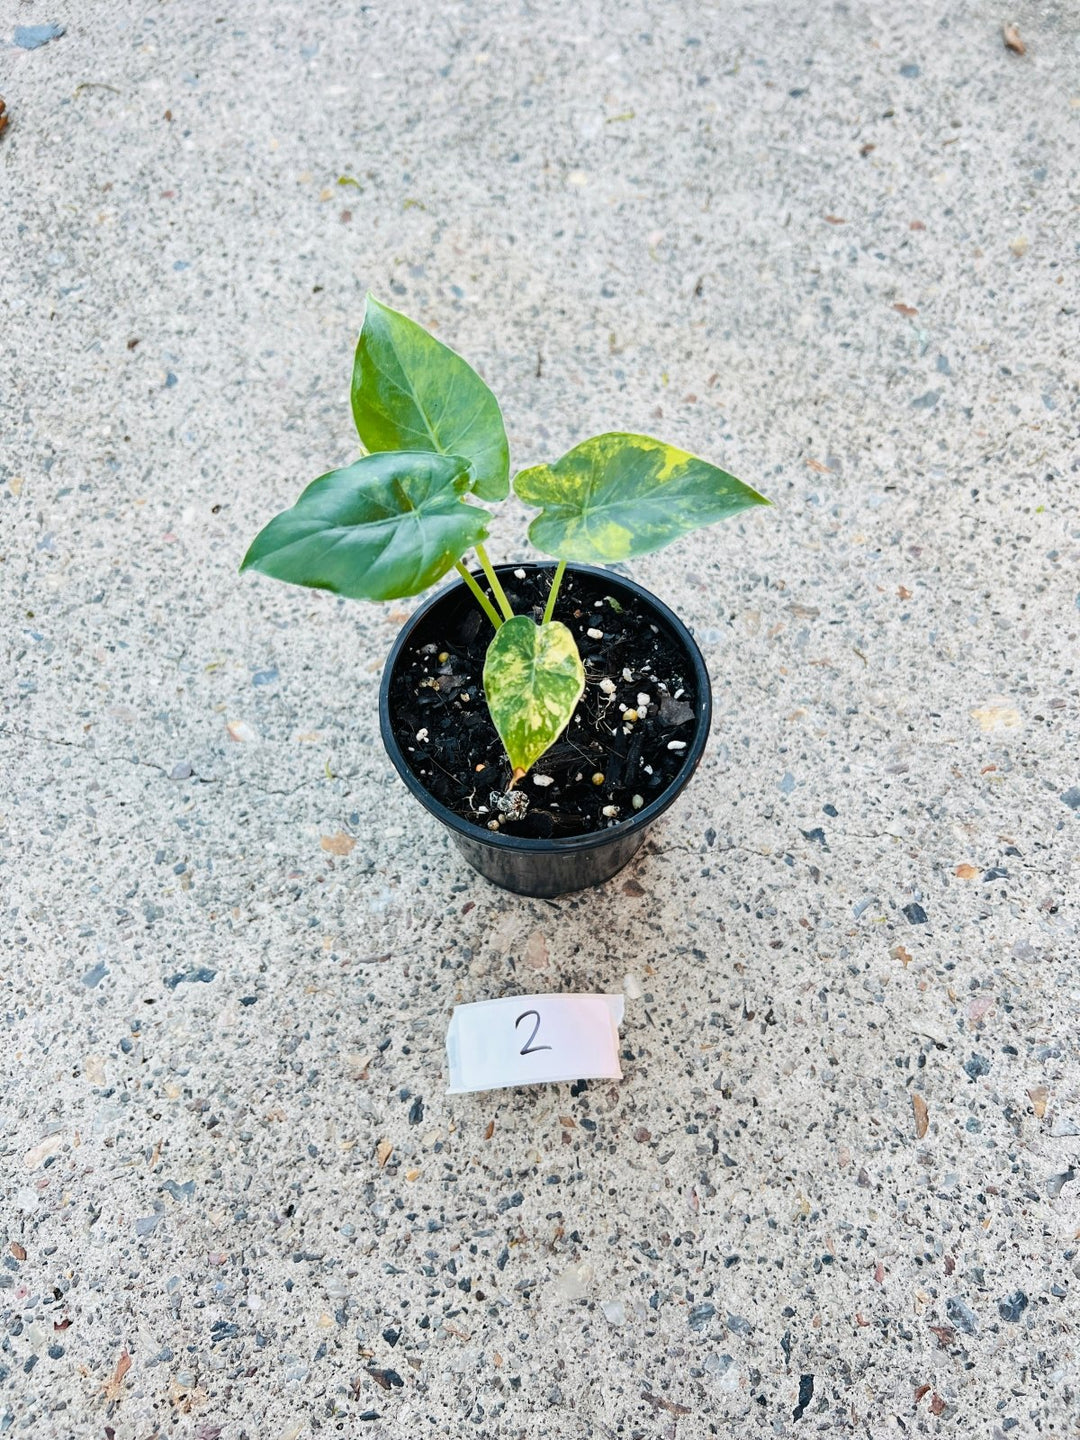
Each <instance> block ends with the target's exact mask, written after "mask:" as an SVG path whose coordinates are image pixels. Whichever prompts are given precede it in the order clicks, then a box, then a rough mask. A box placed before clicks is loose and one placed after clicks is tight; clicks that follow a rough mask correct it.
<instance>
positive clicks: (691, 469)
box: [514, 434, 769, 565]
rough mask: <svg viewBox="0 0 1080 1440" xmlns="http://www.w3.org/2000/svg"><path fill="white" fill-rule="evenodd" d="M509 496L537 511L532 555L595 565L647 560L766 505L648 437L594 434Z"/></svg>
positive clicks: (531, 473)
mask: <svg viewBox="0 0 1080 1440" xmlns="http://www.w3.org/2000/svg"><path fill="white" fill-rule="evenodd" d="M514 490H515V492H516V493H517V495H518V496H519V498H520V499H522V500H524V501H525V503H526V505H539V506H540V507H541V513H540V514H539V515H538V516H537V517H536V519H535V520H534V521H533V522H532V524H531V525H530V526H529V539H530V540H531V541H532V543H533V544H534V545H535V546H536V548H537V549H538V550H543V551H544V553H545V554H547V555H555V556H556V557H557V558H558V559H560V560H579V561H584V562H586V563H591V564H594V565H610V564H611V563H612V562H613V561H616V560H628V559H630V558H631V556H634V555H646V554H648V552H649V551H650V550H659V549H660V548H661V547H662V546H664V545H670V544H671V542H672V541H673V540H678V538H679V537H680V535H686V534H688V533H689V532H690V531H691V530H697V529H698V528H699V527H700V526H702V525H711V524H712V523H713V522H714V521H716V520H724V519H726V518H727V517H728V516H730V515H737V514H738V513H739V511H740V510H746V509H748V508H749V507H750V506H751V505H768V503H769V502H768V500H766V499H765V497H764V496H763V495H759V494H758V492H757V491H756V490H752V489H751V488H750V486H749V485H744V484H743V482H742V481H741V480H737V479H736V478H735V476H734V475H729V474H728V473H727V471H726V470H720V469H718V468H717V466H715V465H710V464H709V463H708V461H707V460H699V459H698V457H697V456H696V455H690V454H688V453H687V451H685V450H679V449H677V448H676V447H675V446H674V445H665V444H664V442H663V441H662V440H654V439H652V437H651V436H649V435H624V434H609V435H594V436H593V438H592V439H591V440H585V441H583V442H582V444H580V445H576V446H575V447H574V449H573V450H568V451H567V453H566V454H565V455H564V456H563V457H562V459H561V460H556V461H555V463H554V465H536V466H534V467H533V468H532V469H531V470H522V471H521V473H520V474H519V475H518V476H517V478H516V479H515V480H514Z"/></svg>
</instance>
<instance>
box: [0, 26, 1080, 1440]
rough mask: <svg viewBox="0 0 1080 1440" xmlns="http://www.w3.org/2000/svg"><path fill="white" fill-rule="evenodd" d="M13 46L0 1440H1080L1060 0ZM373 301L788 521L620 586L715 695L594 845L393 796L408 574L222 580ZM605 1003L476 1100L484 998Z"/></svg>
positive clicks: (144, 29) (551, 428)
mask: <svg viewBox="0 0 1080 1440" xmlns="http://www.w3.org/2000/svg"><path fill="white" fill-rule="evenodd" d="M1005 19H1011V20H1013V21H1015V22H1016V24H1017V25H1018V27H1019V30H1020V34H1021V35H1022V36H1023V38H1024V40H1025V41H1026V43H1027V53H1026V54H1024V55H1019V54H1016V53H1013V52H1010V51H1009V50H1008V49H1006V47H1005V45H1004V44H1003V42H1002V36H1001V24H1002V21H1003V20H1005ZM51 22H55V23H56V24H59V25H63V26H64V27H65V33H64V34H63V35H62V36H60V37H59V38H55V39H52V40H50V41H49V42H48V43H44V44H41V45H39V46H38V48H34V49H26V48H24V45H22V44H20V45H14V44H11V43H9V42H10V41H11V40H12V35H13V29H14V26H15V25H16V24H18V25H20V26H24V27H27V26H35V25H41V24H47V23H51ZM0 28H2V33H0V42H2V46H0V94H2V95H3V97H4V99H5V100H6V102H7V106H8V111H9V113H10V116H11V124H10V128H9V129H8V131H7V133H6V134H4V135H3V136H2V137H0V187H2V193H3V197H4V198H3V203H2V205H0V254H2V256H3V264H2V270H0V297H2V300H3V315H4V320H3V325H2V330H0V385H2V393H0V403H2V428H3V436H2V441H0V613H2V615H3V617H4V625H3V650H2V655H3V660H2V673H3V685H2V695H3V699H2V701H0V708H2V713H3V721H2V725H0V769H2V773H3V776H4V783H3V790H2V793H0V956H2V979H3V1017H4V1026H5V1032H4V1033H5V1041H4V1046H3V1050H2V1054H0V1065H2V1074H3V1101H2V1119H3V1124H2V1135H3V1146H4V1155H5V1169H4V1177H5V1178H4V1186H3V1201H2V1206H3V1209H2V1235H0V1238H2V1243H3V1260H2V1266H0V1285H2V1287H3V1289H2V1292H0V1304H2V1310H3V1322H4V1335H5V1338H4V1340H3V1350H2V1354H0V1369H2V1374H3V1398H2V1400H0V1432H4V1433H10V1434H13V1435H33V1436H34V1437H42V1440H52V1437H68V1436H77V1437H83V1436H86V1437H91V1436H93V1437H100V1436H105V1437H115V1440H150V1437H152V1436H157V1435H160V1436H166V1435H168V1436H184V1437H188V1436H190V1437H198V1440H213V1437H221V1440H240V1437H249V1440H256V1437H258V1440H264V1437H269V1440H301V1437H306V1436H308V1435H316V1434H322V1435H324V1436H329V1435H334V1434H343V1435H348V1436H357V1435H359V1436H363V1435H370V1436H373V1437H376V1440H377V1437H398V1436H401V1437H406V1436H408V1437H412V1436H417V1435H427V1434H443V1435H450V1436H454V1437H458V1436H470V1435H478V1436H507V1437H509V1436H515V1437H516V1436H527V1437H533V1436H544V1437H559V1440H564V1437H567V1440H576V1437H579V1436H582V1437H584V1436H603V1437H626V1440H631V1437H652V1436H663V1437H676V1440H696V1437H699V1436H707V1435H712V1434H725V1435H728V1434H737V1435H751V1434H753V1435H756V1434H772V1435H784V1436H787V1435H791V1436H797V1435H801V1434H806V1433H813V1434H821V1433H830V1434H833V1433H835V1434H837V1435H845V1434H850V1435H860V1436H862V1435H866V1436H873V1437H878V1436H882V1435H889V1434H893V1433H897V1434H912V1433H914V1434H931V1435H932V1434H938V1433H941V1434H945V1433H951V1434H957V1435H973V1436H988V1437H995V1440H996V1437H1001V1436H1013V1437H1027V1436H1033V1435H1035V1434H1054V1435H1065V1434H1075V1433H1076V1432H1077V1430H1078V1428H1080V1355H1078V1348H1077V1341H1076V1331H1077V1321H1078V1317H1080V1311H1078V1307H1077V1293H1078V1288H1080V1280H1078V1273H1080V1270H1078V1251H1080V1239H1078V1230H1080V1178H1078V1176H1080V1087H1078V1073H1080V1072H1078V1064H1077V1043H1076V1012H1077V1001H1078V998H1080V940H1078V935H1077V926H1076V907H1077V899H1078V866H1080V759H1078V754H1080V724H1078V715H1080V698H1078V697H1080V685H1078V676H1077V661H1078V655H1080V649H1078V636H1080V597H1078V592H1080V563H1078V562H1080V521H1078V510H1077V503H1076V495H1077V489H1076V486H1077V462H1076V453H1077V452H1076V433H1077V427H1076V414H1077V405H1076V401H1077V353H1078V340H1077V337H1078V320H1077V315H1078V304H1080V302H1078V296H1077V284H1076V281H1077V268H1076V266H1077V235H1078V229H1077V218H1078V212H1077V208H1076V207H1077V201H1076V196H1077V183H1078V166H1077V144H1078V133H1080V132H1078V128H1077V127H1078V126H1080V54H1078V29H1080V22H1078V20H1077V16H1076V12H1075V9H1074V7H1072V6H1070V5H1069V4H1067V3H1064V0H1062V3H1057V4H1055V3H1044V4H1038V5H1036V4H1030V3H1023V0H1021V3H1018V4H1017V5H1016V6H1015V7H1014V8H1013V10H1012V13H1011V14H1010V15H1008V16H1006V15H1004V14H1003V13H1001V12H1000V11H999V9H998V8H996V7H995V6H992V5H990V4H987V3H981V0H943V3H941V4H935V5H931V4H930V3H928V0H915V3H913V4H909V5H905V6H902V7H901V6H886V5H870V4H858V3H854V0H852V3H850V4H837V5H821V4H819V3H817V0H784V3H783V4H780V3H772V0H768V3H758V4H752V3H750V0H731V3H728V4H724V5H702V4H699V3H690V0H682V3H672V4H667V5H663V6H661V5H649V4H642V3H639V0H629V3H625V4H622V3H620V4H618V5H616V4H614V3H605V4H597V3H589V4H586V5H571V4H566V5H551V6H545V5H532V4H526V3H510V0H506V3H503V0H500V3H489V4H484V5H479V4H478V5H467V4H453V5H446V6H430V7H425V6H421V5H406V4H403V3H393V0H387V3H379V4H375V5H371V6H347V5H343V4H335V3H330V0H305V3H302V4H301V3H299V0H276V3H275V4H274V5H272V6H271V5H269V4H259V3H247V4H244V3H241V4H240V5H238V6H235V5H234V6H232V7H228V8H227V9H226V8H224V7H223V9H222V11H221V13H220V14H219V13H217V12H215V10H214V9H213V8H212V7H209V6H207V5H205V4H202V3H199V0H172V3H168V4H165V3H157V0H146V3H143V4H136V3H132V0H109V3H105V0H83V3H80V4H75V3H73V0H57V3H55V4H53V5H51V6H45V5H44V3H43V0H33V3H19V4H15V3H10V4H9V5H8V6H7V7H6V9H5V10H4V13H3V17H2V21H0ZM23 40H24V42H25V40H26V36H25V35H24V36H23ZM368 287H371V288H372V289H374V290H375V291H376V292H377V293H379V294H381V295H383V296H385V297H386V298H388V299H389V300H391V301H392V302H395V303H398V304H399V305H400V306H401V307H402V308H404V309H406V310H408V311H410V312H411V313H413V314H415V315H416V316H417V317H418V318H420V319H421V320H423V321H424V322H425V323H428V324H430V325H432V326H433V327H436V328H437V329H438V332H439V333H440V334H441V335H443V336H444V337H445V338H447V339H448V340H450V341H451V342H452V343H454V344H455V345H456V346H457V347H458V348H460V349H461V350H462V351H463V352H464V353H465V354H466V355H467V356H469V357H470V358H471V359H472V360H473V361H474V362H475V363H477V364H478V365H479V366H480V367H481V368H482V369H483V371H484V373H485V375H486V376H487V378H488V379H489V380H490V382H491V383H492V384H493V386H494V387H495V389H496V391H497V393H498V394H499V396H500V398H501V400H502V402H503V407H504V410H505V413H506V416H507V421H508V426H509V430H510V434H511V442H512V445H513V448H514V453H515V458H516V461H517V462H518V463H519V464H524V463H531V462H532V461H534V460H536V459H538V458H542V457H550V456H551V455H553V454H557V453H561V451H562V450H563V449H564V448H565V447H567V446H568V445H569V444H570V443H572V442H573V441H575V440H577V439H579V438H581V437H582V436H584V435H586V434H588V433H592V432H594V431H597V430H600V429H603V428H608V427H626V428H638V429H644V430H648V431H653V432H658V433H660V434H662V435H663V436H664V437H665V438H668V439H671V440H674V441H677V442H679V443H681V444H683V445H685V446H687V447H688V448H691V449H697V450H700V451H701V452H703V453H705V454H706V455H709V456H711V457H713V458H716V459H718V460H720V461H722V462H724V463H727V464H728V465H729V466H730V467H731V468H733V469H735V470H736V472H737V473H741V474H742V475H744V476H745V478H746V479H748V480H749V481H751V482H752V483H754V484H757V485H760V486H761V488H763V489H764V490H765V491H766V492H767V493H769V494H770V495H772V496H773V497H774V498H775V499H776V501H777V502H778V508H777V509H776V510H774V511H772V512H769V513H763V514H760V515H754V516H753V517H750V518H747V519H746V520H745V521H744V522H737V523H733V524H731V525H729V526H728V527H727V528H726V529H722V530H717V531H714V532H709V533H704V534H700V535H698V536H696V537H694V538H692V539H690V540H689V541H687V542H685V543H683V544H682V545H680V546H679V548H678V549H677V550H675V551H669V552H667V553H666V554H661V555H658V556H654V557H651V558H650V559H648V560H647V561H645V562H642V563H640V564H639V565H638V566H637V567H636V569H635V572H634V573H635V574H636V576H637V578H639V579H641V580H642V581H643V582H644V583H645V584H647V585H649V586H651V588H653V589H654V590H656V591H657V592H658V593H659V594H660V595H661V596H663V597H664V598H665V599H666V600H668V601H669V602H670V603H673V604H675V605H676V607H677V608H678V609H679V610H680V611H681V612H682V613H683V614H684V616H685V617H686V618H687V620H688V621H689V622H690V623H692V624H693V625H694V626H695V627H696V628H697V631H698V634H699V637H700V638H701V640H702V643H703V647H704V649H705V651H706V654H707V657H708V660H709V662H710V666H711V669H712V673H713V675H714V679H715V690H716V706H717V713H716V723H715V730H714V735H713V739H712V744H711V748H710V750H709V752H708V754H707V758H706V761H705V763H704V765H703V768H702V770H701V772H700V774H699V776H698V778H697V780H696V781H695V783H694V785H693V787H692V789H691V791H690V792H689V793H688V795H687V797H686V798H685V799H684V800H683V801H682V802H681V803H680V804H679V806H678V807H677V808H676V809H675V810H673V811H672V812H671V813H670V814H669V816H668V817H667V818H666V819H665V821H664V822H663V824H662V826H661V827H660V828H659V829H658V830H657V831H656V832H655V844H654V845H652V846H651V848H650V850H649V852H648V853H643V854H642V856H641V857H640V859H639V860H638V861H637V862H635V864H634V866H633V867H632V869H631V870H630V871H628V872H626V873H625V874H624V876H623V877H621V878H620V879H619V880H618V881H616V882H615V883H613V884H611V885H610V886H609V887H608V888H606V889H604V890H602V891H600V892H598V893H588V894H583V895H580V896H575V897H571V898H569V899H565V900H561V901H559V902H557V903H543V902H529V901H523V900H519V899H515V898H513V897H509V896H506V895H504V894H501V893H499V892H497V891H494V890H492V889H490V888H489V887H488V886H487V885H486V884H485V883H484V882H483V881H481V880H479V879H478V878H476V877H475V876H473V875H472V874H471V872H469V871H468V870H467V869H466V868H464V866H463V864H462V862H461V861H460V860H459V858H458V856H457V853H456V852H455V851H454V850H453V849H452V848H451V847H449V845H448V844H447V842H446V840H445V839H444V838H443V837H442V836H441V835H440V834H438V833H436V831H435V830H434V829H433V827H432V825H431V824H430V823H429V822H428V820H427V819H426V817H425V816H424V815H423V814H422V813H420V812H419V811H418V810H417V808H416V807H415V806H414V805H413V804H412V803H411V802H410V801H409V799H408V796H407V795H406V792H405V790H404V788H403V787H402V786H401V784H400V783H399V782H398V781H397V780H396V778H394V776H393V775H392V773H391V770H390V767H389V765H388V763H387V761H386V760H385V758H384V756H383V754H382V751H381V748H380V744H379V741H378V736H377V729H376V723H375V700H376V692H377V683H378V672H379V668H380V663H381V659H382V656H383V654H384V653H385V650H386V648H387V646H388V644H389V642H390V640H391V638H392V636H393V635H394V634H395V633H396V630H397V628H398V626H399V625H400V623H401V620H402V618H403V615H404V613H405V609H404V607H400V606H399V607H386V608H384V609H381V610H380V609H378V608H371V609H364V608H361V607H360V606H357V605H351V604H344V603H337V602H335V601H334V600H332V599H330V598H328V597H320V596H312V595H307V594H305V593H303V592H299V591H290V590H288V589H286V588H285V587H283V586H276V585H274V584H273V583H271V582H269V581H260V580H258V579H246V580H244V581H241V580H240V579H239V578H238V576H237V574H236V566H237V562H238V560H239V558H240V556H241V554H242V551H243V548H244V545H245V543H246V541H247V540H248V538H249V537H250V536H251V535H252V534H253V532H254V530H255V528H256V527H257V526H258V525H260V524H261V523H262V522H263V521H264V520H265V519H266V517H267V516H268V515H269V514H270V513H272V512H273V511H274V510H276V509H277V508H279V507H281V506H282V505H284V504H285V503H288V502H289V501H290V500H291V499H292V497H293V496H294V495H295V494H296V493H297V491H298V489H299V488H300V486H301V485H302V484H303V483H304V482H305V481H306V480H308V479H309V478H311V477H312V476H314V475H315V474H317V473H320V472H321V471H322V470H325V469H326V468H328V467H329V466H330V465H332V464H336V463H340V462H342V461H343V460H345V459H346V458H347V457H349V456H351V455H352V453H353V439H352V435H351V433H350V430H351V425H350V419H349V414H348V407H347V386H348V375H349V363H350V355H351V347H352V344H353V341H354V337H355V332H356V329H357V326H358V324H359V319H360V314H361V306H362V296H363V293H364V291H365V290H366V289H367V288H368ZM492 549H493V551H494V552H495V553H496V554H499V555H505V556H508V557H509V556H517V555H520V554H524V553H526V552H525V548H524V516H523V515H522V513H521V512H520V511H517V510H515V509H512V508H511V509H508V511H507V513H506V515H505V517H504V518H503V519H502V521H501V522H500V526H499V532H498V537H497V541H496V543H495V544H494V545H493V546H492ZM621 987H622V988H625V991H626V994H627V997H628V998H627V1018H626V1021H625V1024H624V1027H623V1041H624V1062H623V1063H624V1069H625V1072H626V1078H625V1080H624V1081H623V1082H622V1083H621V1084H618V1085H615V1084H611V1085H609V1084H606V1083H603V1084H596V1083H594V1084H593V1085H590V1086H589V1087H588V1088H586V1089H584V1090H581V1091H579V1092H578V1093H574V1092H573V1091H572V1090H571V1088H570V1087H568V1086H561V1087H555V1088H551V1089H544V1090H536V1091H531V1092H521V1093H510V1094H498V1095H490V1096H477V1097H465V1098H456V1099H454V1100H452V1101H451V1100H448V1099H447V1098H446V1097H445V1079H444V1073H443V1067H444V1054H443V1039H444V1035H445V1028H446V1024H447V1020H448V1016H449V1013H450V1009H451V1007H452V1005H453V1004H454V1003H455V1002H456V1001H460V1000H473V999H482V998H486V997H488V996H493V995H499V994H504V993H513V992H514V991H515V990H516V991H520V992H523V993H524V992H528V991H536V990H544V989H557V988H568V989H575V988H576V989H590V990H591V989H596V990H618V989H619V988H621ZM386 1146H392V1150H391V1151H390V1153H389V1158H386V1155H387V1152H386ZM380 1157H381V1158H382V1159H383V1161H384V1163H382V1164H381V1165H380V1163H379V1160H380Z"/></svg>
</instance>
